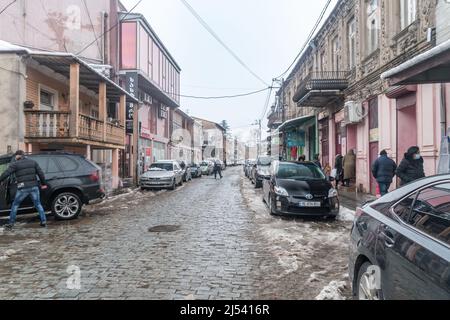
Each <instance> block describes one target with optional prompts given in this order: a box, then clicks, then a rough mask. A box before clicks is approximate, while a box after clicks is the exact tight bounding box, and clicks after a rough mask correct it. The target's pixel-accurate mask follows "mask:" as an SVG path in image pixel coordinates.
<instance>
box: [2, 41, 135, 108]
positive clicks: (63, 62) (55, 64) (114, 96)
mask: <svg viewBox="0 0 450 320" xmlns="http://www.w3.org/2000/svg"><path fill="white" fill-rule="evenodd" d="M1 53H17V54H25V55H27V56H29V57H31V58H32V59H33V60H35V61H37V62H38V63H39V64H41V65H43V66H46V67H48V68H50V69H51V70H54V71H55V72H56V73H59V74H62V75H63V76H65V77H67V78H69V77H70V64H71V63H74V62H75V63H78V64H79V65H80V84H81V85H83V86H85V87H87V88H88V89H90V90H92V91H94V92H98V89H99V83H100V82H105V83H106V90H107V91H106V94H107V97H108V99H110V100H111V101H112V102H118V101H120V96H122V95H124V94H125V95H126V96H127V102H129V103H138V102H139V101H138V100H137V99H136V98H134V97H133V96H131V95H130V94H129V93H128V92H127V91H125V90H124V89H123V88H121V87H120V86H119V85H118V84H117V83H115V82H114V81H112V80H111V79H109V78H107V77H105V76H104V75H103V74H101V73H100V72H98V71H97V70H95V69H94V68H93V67H92V66H90V65H89V64H88V63H87V62H85V61H83V60H82V59H80V58H79V57H77V56H75V55H74V54H71V53H66V52H47V51H36V50H32V49H29V48H26V47H21V46H17V45H14V44H11V43H9V42H6V41H2V40H0V54H1Z"/></svg>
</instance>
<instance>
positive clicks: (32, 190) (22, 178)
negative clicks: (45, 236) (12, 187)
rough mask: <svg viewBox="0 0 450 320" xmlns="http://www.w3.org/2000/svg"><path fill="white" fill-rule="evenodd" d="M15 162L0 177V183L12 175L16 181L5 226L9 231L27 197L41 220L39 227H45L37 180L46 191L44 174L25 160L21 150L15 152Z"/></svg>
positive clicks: (33, 164)
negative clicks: (7, 222)
mask: <svg viewBox="0 0 450 320" xmlns="http://www.w3.org/2000/svg"><path fill="white" fill-rule="evenodd" d="M15 160H16V161H15V162H12V163H11V164H10V165H9V167H8V169H7V170H6V171H5V172H4V173H3V174H2V175H1V176H0V182H2V181H3V180H5V179H7V178H8V177H9V176H11V175H12V174H14V175H15V177H16V181H17V192H16V197H15V199H14V202H13V204H12V206H11V214H10V216H9V224H8V225H6V228H7V229H11V228H12V227H13V226H14V224H15V223H16V215H17V210H18V209H19V206H20V204H21V203H22V201H23V200H25V199H26V198H27V197H28V196H30V197H31V199H32V200H33V204H34V206H35V207H36V209H37V210H38V212H39V217H40V219H41V226H42V227H46V226H47V221H46V218H45V212H44V208H43V207H42V205H41V199H40V191H39V181H38V180H37V176H39V180H40V182H41V184H42V189H46V188H47V186H46V184H47V182H46V181H45V176H44V173H43V172H42V169H41V168H40V167H39V165H38V164H37V162H36V161H33V160H31V159H27V158H26V157H25V153H24V152H23V151H21V150H19V151H17V152H16V154H15Z"/></svg>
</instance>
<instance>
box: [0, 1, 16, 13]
mask: <svg viewBox="0 0 450 320" xmlns="http://www.w3.org/2000/svg"><path fill="white" fill-rule="evenodd" d="M16 2H17V0H14V1H12V2H10V3H8V4H7V5H6V6H5V7H4V8H3V9H2V11H0V14H2V13H3V12H5V11H6V9H8V8H9V7H10V6H12V5H13V4H14V3H16Z"/></svg>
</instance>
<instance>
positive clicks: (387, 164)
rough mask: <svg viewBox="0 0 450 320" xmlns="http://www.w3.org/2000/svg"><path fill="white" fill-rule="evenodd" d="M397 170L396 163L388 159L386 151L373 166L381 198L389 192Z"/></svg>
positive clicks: (382, 152) (381, 153)
mask: <svg viewBox="0 0 450 320" xmlns="http://www.w3.org/2000/svg"><path fill="white" fill-rule="evenodd" d="M396 170H397V164H396V163H395V161H394V160H392V159H391V158H389V157H388V154H387V152H386V150H383V151H381V152H380V157H379V158H378V159H377V160H375V161H374V163H373V164H372V175H373V176H374V178H375V179H376V180H377V182H378V185H379V186H380V194H381V196H384V195H386V194H387V193H388V192H389V188H390V187H391V184H392V181H393V180H394V176H395V171H396Z"/></svg>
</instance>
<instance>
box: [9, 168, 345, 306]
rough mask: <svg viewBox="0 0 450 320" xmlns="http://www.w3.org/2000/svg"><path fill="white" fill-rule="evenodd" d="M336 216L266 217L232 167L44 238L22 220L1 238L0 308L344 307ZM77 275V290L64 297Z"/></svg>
mask: <svg viewBox="0 0 450 320" xmlns="http://www.w3.org/2000/svg"><path fill="white" fill-rule="evenodd" d="M341 211H342V213H343V215H342V217H341V218H340V219H338V221H336V222H330V221H323V220H317V221H304V220H300V219H298V220H293V219H281V218H274V217H271V216H270V215H269V213H268V210H267V208H266V207H265V205H264V204H263V203H262V200H261V194H260V191H259V190H255V189H253V188H252V185H251V184H250V183H249V182H248V181H247V179H245V178H244V177H243V172H242V168H241V167H239V168H232V169H228V170H226V171H225V172H224V179H223V180H220V181H219V180H214V178H212V177H203V178H201V179H196V180H194V181H193V182H190V183H188V184H185V185H184V186H183V187H181V188H178V189H177V190H176V191H174V192H167V191H159V192H150V191H140V190H134V191H132V192H131V193H129V194H124V195H121V196H118V197H116V198H113V199H107V200H105V201H104V202H103V203H101V204H98V205H93V206H89V207H86V208H85V210H84V212H83V214H82V215H81V216H80V218H79V219H78V220H75V221H70V222H60V221H53V219H50V220H51V221H50V223H49V227H48V228H47V229H40V228H39V227H38V223H37V222H36V221H29V218H23V217H22V219H21V220H19V222H20V223H19V224H18V225H17V228H16V229H15V230H14V231H12V232H6V231H4V230H2V229H0V298H2V299H23V298H25V299H35V298H37V299H47V298H48V299H49V298H64V299H67V298H68V299H314V298H316V297H317V298H319V299H326V298H328V299H330V298H334V299H339V298H341V299H345V298H348V297H349V286H348V283H347V277H346V274H347V256H348V249H347V246H348V245H347V244H348V235H349V230H350V223H349V222H348V221H346V220H348V219H347V218H348V217H346V215H350V216H351V212H350V211H349V210H346V209H343V210H341ZM158 226H173V228H172V230H168V231H171V232H150V231H149V229H150V228H153V227H158ZM0 228H1V227H0ZM156 231H158V230H156ZM163 231H167V230H163ZM77 268H79V270H80V272H81V287H80V288H76V289H68V287H67V282H68V279H69V280H70V279H71V277H72V276H73V270H77ZM319 295H320V296H319ZM318 296H319V297H318Z"/></svg>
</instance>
